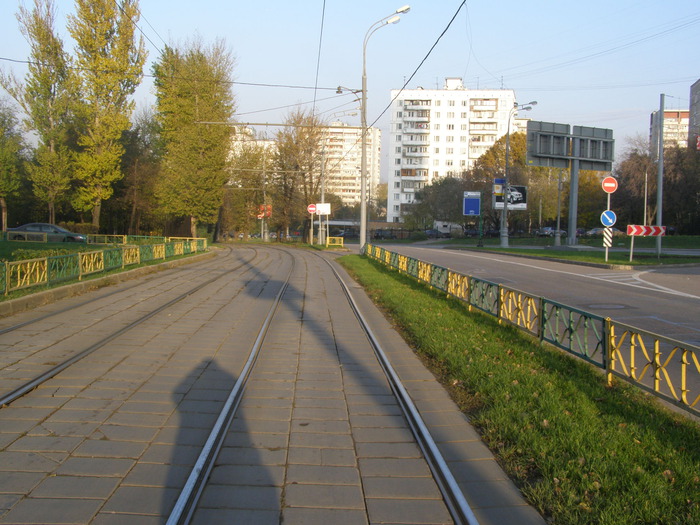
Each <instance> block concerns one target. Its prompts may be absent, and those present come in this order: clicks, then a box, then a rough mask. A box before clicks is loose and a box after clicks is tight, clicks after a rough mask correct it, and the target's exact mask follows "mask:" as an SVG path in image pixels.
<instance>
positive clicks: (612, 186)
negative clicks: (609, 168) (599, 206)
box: [603, 177, 617, 193]
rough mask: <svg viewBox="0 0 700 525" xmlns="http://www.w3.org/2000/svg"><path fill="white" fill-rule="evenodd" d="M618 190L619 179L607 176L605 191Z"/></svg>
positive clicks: (604, 181) (604, 180)
mask: <svg viewBox="0 0 700 525" xmlns="http://www.w3.org/2000/svg"><path fill="white" fill-rule="evenodd" d="M615 190H617V179H616V178H615V177H605V178H604V179H603V191H604V192H605V193H615Z"/></svg>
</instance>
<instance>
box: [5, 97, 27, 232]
mask: <svg viewBox="0 0 700 525" xmlns="http://www.w3.org/2000/svg"><path fill="white" fill-rule="evenodd" d="M23 149H24V145H23V142H22V134H21V133H20V131H19V129H18V123H17V118H16V116H15V113H14V111H13V110H12V108H11V107H10V105H9V104H7V103H5V102H4V101H2V102H0V214H1V217H0V218H1V220H2V231H5V230H6V229H7V201H8V199H10V198H11V197H13V196H15V195H17V191H18V190H19V187H20V170H21V165H22V150H23Z"/></svg>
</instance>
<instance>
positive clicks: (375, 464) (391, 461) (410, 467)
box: [359, 458, 431, 478]
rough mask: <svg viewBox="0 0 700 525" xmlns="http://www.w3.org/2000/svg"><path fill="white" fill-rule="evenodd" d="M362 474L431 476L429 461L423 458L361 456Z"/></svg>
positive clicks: (401, 476)
mask: <svg viewBox="0 0 700 525" xmlns="http://www.w3.org/2000/svg"><path fill="white" fill-rule="evenodd" d="M359 464H360V472H361V474H362V476H385V477H392V476H396V477H400V478H403V477H414V476H431V473H430V469H429V468H428V465H427V463H426V462H425V461H424V460H423V459H422V458H421V459H395V458H360V459H359Z"/></svg>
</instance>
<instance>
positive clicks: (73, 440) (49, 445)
mask: <svg viewBox="0 0 700 525" xmlns="http://www.w3.org/2000/svg"><path fill="white" fill-rule="evenodd" d="M81 442H82V439H81V438H78V437H66V436H24V437H22V438H20V439H18V440H16V441H15V442H14V443H12V445H10V446H9V447H8V448H7V450H11V451H23V452H66V453H70V452H71V451H73V450H74V449H75V448H76V447H77V446H78V445H80V443H81Z"/></svg>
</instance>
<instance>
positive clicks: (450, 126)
mask: <svg viewBox="0 0 700 525" xmlns="http://www.w3.org/2000/svg"><path fill="white" fill-rule="evenodd" d="M447 129H455V125H454V124H448V125H447Z"/></svg>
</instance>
